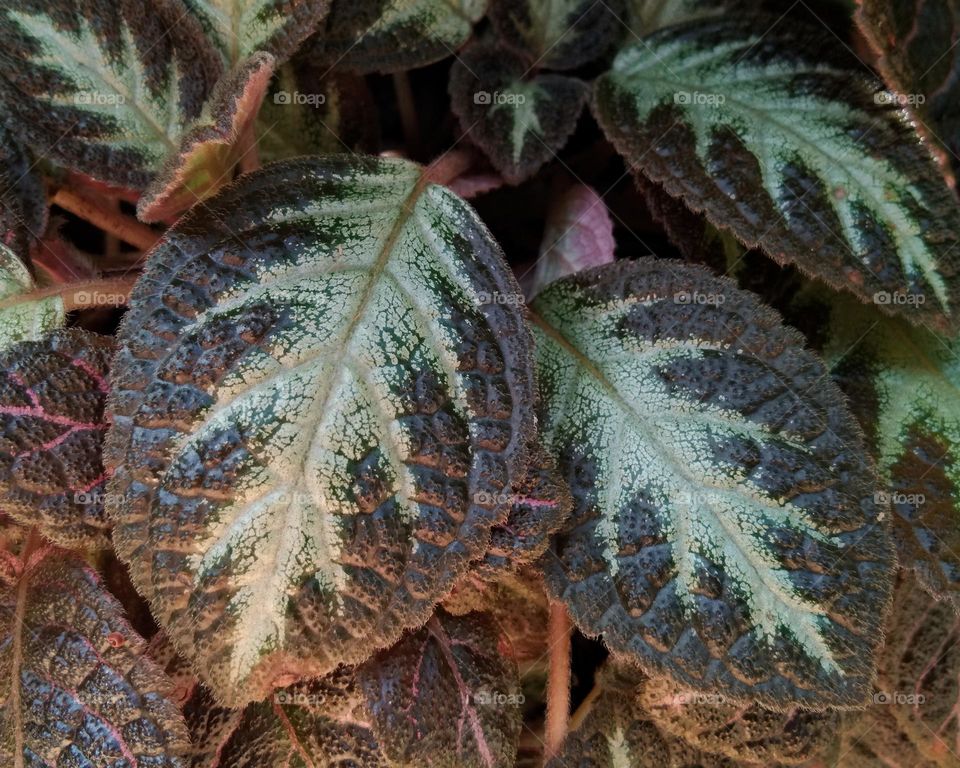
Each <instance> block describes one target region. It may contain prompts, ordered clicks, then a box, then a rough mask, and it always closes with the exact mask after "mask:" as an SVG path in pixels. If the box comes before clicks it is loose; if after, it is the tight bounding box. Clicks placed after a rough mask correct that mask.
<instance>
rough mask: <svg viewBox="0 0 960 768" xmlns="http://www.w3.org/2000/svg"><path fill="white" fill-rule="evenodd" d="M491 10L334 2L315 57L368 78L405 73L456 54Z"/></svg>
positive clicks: (406, 0)
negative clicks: (368, 76) (391, 73)
mask: <svg viewBox="0 0 960 768" xmlns="http://www.w3.org/2000/svg"><path fill="white" fill-rule="evenodd" d="M486 10H487V0H364V2H355V0H333V6H332V8H331V9H330V15H329V16H328V17H327V21H326V24H325V26H324V28H323V29H322V30H321V31H320V32H319V33H318V34H317V35H316V36H315V37H314V38H313V44H312V47H311V48H310V55H311V57H312V58H313V60H314V61H315V62H316V63H318V64H322V65H325V66H327V67H334V66H335V67H337V69H338V70H345V71H351V72H355V73H357V74H361V75H365V74H369V73H371V72H384V73H387V72H401V71H403V70H405V69H415V68H417V67H424V66H426V65H427V64H433V63H434V62H436V61H440V60H441V59H445V58H447V57H448V56H452V55H453V54H454V53H455V52H456V51H457V50H458V49H459V48H460V47H461V46H463V44H464V43H466V42H467V40H469V39H470V35H471V34H472V32H473V25H474V24H476V23H477V22H478V21H479V20H480V19H482V18H483V15H484V14H485V13H486Z"/></svg>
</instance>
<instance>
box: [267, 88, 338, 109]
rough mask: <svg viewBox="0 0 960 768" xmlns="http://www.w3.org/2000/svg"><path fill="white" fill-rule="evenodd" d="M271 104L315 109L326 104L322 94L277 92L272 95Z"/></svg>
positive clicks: (324, 96)
mask: <svg viewBox="0 0 960 768" xmlns="http://www.w3.org/2000/svg"><path fill="white" fill-rule="evenodd" d="M273 103H274V104H282V105H291V104H296V105H298V106H308V107H313V108H314V109H316V108H317V107H320V106H323V105H324V104H326V103H327V97H326V95H325V94H322V93H303V92H301V91H277V92H276V93H275V94H273Z"/></svg>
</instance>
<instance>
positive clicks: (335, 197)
mask: <svg viewBox="0 0 960 768" xmlns="http://www.w3.org/2000/svg"><path fill="white" fill-rule="evenodd" d="M518 290H519V289H518V287H517V285H516V282H515V281H514V279H513V278H512V276H511V275H510V274H509V271H508V270H507V268H506V267H505V265H504V263H503V260H502V256H501V253H500V250H499V248H498V247H497V245H496V244H495V243H494V241H493V240H492V238H491V237H490V234H489V233H488V232H487V230H486V228H485V227H484V226H483V224H482V223H481V222H480V220H479V219H478V218H477V217H476V215H475V214H474V213H473V211H472V210H471V209H470V208H469V207H468V206H467V205H466V204H465V203H463V202H462V201H461V200H460V199H459V198H457V197H456V196H454V195H453V194H452V193H451V192H449V191H448V190H446V189H445V188H443V187H441V186H438V185H434V184H431V183H429V179H428V178H427V177H426V176H423V175H421V169H420V168H419V167H418V166H416V165H414V164H413V163H410V162H407V161H401V160H392V159H376V158H359V157H356V156H355V157H352V158H347V157H336V156H335V157H328V158H324V159H323V160H317V159H312V160H299V161H291V162H287V163H278V164H274V165H272V166H270V167H268V168H267V169H264V170H263V171H262V172H259V173H255V174H248V175H247V176H244V177H243V179H242V180H241V181H240V182H238V183H237V184H234V185H232V186H231V187H228V188H227V189H226V190H224V191H223V192H222V193H221V194H220V195H219V196H217V197H215V198H213V199H211V200H210V201H208V202H207V203H206V204H205V205H204V206H203V207H202V210H197V209H196V208H195V209H194V210H193V211H191V212H190V213H189V214H187V216H186V217H184V219H183V220H182V221H181V222H180V223H179V224H178V225H177V226H175V227H174V228H173V229H172V230H170V231H168V233H167V234H166V236H165V237H164V240H163V241H161V243H160V244H158V246H157V247H156V248H154V249H153V251H152V252H151V256H150V259H149V260H148V262H147V265H146V268H145V272H144V275H143V277H142V278H141V280H140V281H139V282H138V284H137V286H136V288H135V289H134V291H133V294H132V296H131V298H130V311H129V312H128V314H127V315H126V317H125V318H124V321H123V324H122V326H121V328H120V331H119V333H118V338H119V351H118V353H117V357H116V360H115V362H114V368H113V371H112V378H113V385H114V389H113V392H112V393H111V400H110V403H109V404H108V412H109V413H110V414H111V417H112V422H113V427H112V429H111V432H110V433H109V435H108V438H107V442H106V446H105V452H104V456H105V459H106V464H107V466H108V467H109V468H116V474H115V476H114V478H113V480H112V482H111V492H112V493H113V494H115V496H112V497H111V498H112V499H114V500H115V501H116V502H117V503H116V505H115V506H113V507H112V508H108V512H110V513H112V514H113V515H114V517H115V519H116V523H117V526H116V530H115V533H114V542H115V544H116V546H117V550H118V552H119V554H120V556H121V558H122V559H124V560H125V562H127V563H128V564H132V563H136V567H135V568H134V569H133V570H132V576H133V578H134V582H135V584H136V585H137V587H138V588H139V590H140V591H141V592H142V594H144V595H145V596H146V597H147V598H148V599H149V600H150V602H151V606H152V608H153V610H154V613H155V615H156V616H157V618H158V620H159V622H160V624H161V625H162V626H163V627H164V628H165V629H166V630H167V632H168V633H169V635H170V636H171V639H172V640H173V642H174V643H175V644H176V645H177V647H178V649H179V650H180V651H181V652H183V653H184V655H186V656H187V657H188V658H190V659H191V661H192V662H193V663H194V665H195V667H196V668H197V669H198V671H199V672H200V673H201V677H202V678H203V679H204V681H205V682H206V683H208V684H209V685H210V686H211V687H212V688H213V689H214V691H215V693H216V695H217V696H218V698H219V699H221V701H222V702H223V703H224V704H227V705H229V706H239V705H242V704H244V703H245V702H247V701H250V700H252V699H256V698H262V697H263V696H264V695H265V694H266V693H267V692H269V690H270V689H271V687H273V684H274V682H275V681H276V680H277V679H285V680H286V681H287V683H289V682H292V681H293V680H296V679H298V678H301V677H306V676H319V675H322V674H325V673H326V672H329V671H331V670H332V669H334V668H335V667H336V666H337V665H338V664H339V663H341V662H343V663H346V664H356V663H360V662H362V661H363V660H365V659H366V658H368V657H369V656H370V655H372V654H373V653H374V652H375V651H377V650H379V649H380V648H384V647H387V646H389V645H391V644H392V643H393V642H395V641H396V640H397V639H399V637H400V635H401V634H402V632H403V630H404V629H406V628H409V627H415V626H419V625H421V624H422V623H423V622H425V621H426V620H427V619H428V618H429V616H430V614H431V612H432V608H433V605H434V604H435V603H436V602H437V601H438V600H439V599H441V598H442V597H443V596H445V594H446V593H448V592H449V590H450V589H451V588H452V586H453V585H454V584H455V582H456V581H457V579H458V578H459V576H460V575H461V574H462V573H463V571H464V570H465V569H466V567H467V564H468V563H469V562H470V561H471V560H472V559H474V558H476V557H478V556H480V555H481V554H482V553H483V552H485V551H486V548H487V546H488V544H489V540H490V534H489V531H490V528H491V527H492V526H493V525H494V524H496V523H499V522H502V521H503V520H504V519H505V518H506V515H507V504H506V502H505V501H504V500H502V499H501V498H500V497H501V495H502V494H504V489H506V488H510V487H512V484H513V483H515V482H516V480H517V479H518V478H519V472H520V470H521V469H522V467H523V464H524V461H525V454H526V443H527V441H528V440H529V439H530V437H529V436H530V434H531V433H532V431H533V425H532V419H533V417H532V413H531V411H532V399H533V395H532V391H531V389H532V385H531V382H532V378H533V375H532V362H531V360H530V355H531V352H530V344H531V340H530V337H529V333H528V331H527V330H526V329H525V327H524V325H523V319H522V313H521V307H520V304H521V303H522V302H520V300H519V298H518V296H519V294H518ZM491 499H493V501H491Z"/></svg>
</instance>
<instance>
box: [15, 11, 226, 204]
mask: <svg viewBox="0 0 960 768" xmlns="http://www.w3.org/2000/svg"><path fill="white" fill-rule="evenodd" d="M0 18H2V19H3V25H4V28H5V30H6V31H5V39H4V45H3V47H2V49H0V96H2V97H3V100H4V104H5V106H6V108H7V109H9V110H10V111H11V113H12V116H13V120H12V127H14V128H15V129H16V130H17V132H18V133H19V134H20V135H21V137H22V138H23V140H24V141H25V143H26V144H27V145H29V146H31V147H33V148H34V149H36V150H37V151H38V152H41V153H43V154H45V155H47V156H49V157H50V158H51V159H53V160H54V161H55V162H57V163H60V164H61V165H64V166H66V167H67V168H70V169H73V170H77V171H80V172H82V173H85V174H88V175H90V176H93V177H94V178H96V179H98V180H100V181H105V182H109V183H112V184H116V185H118V186H122V187H130V188H135V189H142V188H143V187H145V186H146V185H147V183H148V182H149V181H150V178H151V176H152V175H153V173H154V172H155V171H156V170H157V168H159V167H160V164H161V162H162V161H163V159H164V158H165V157H166V155H167V154H168V153H169V152H172V151H174V150H175V149H176V146H177V140H178V138H179V135H180V132H181V131H182V130H183V128H184V127H185V126H186V125H187V124H188V123H189V121H190V120H192V119H193V118H196V117H197V116H198V115H199V114H200V109H201V106H202V105H203V101H204V99H205V98H206V96H207V94H208V93H209V92H210V90H211V88H212V87H213V84H214V82H215V81H216V79H217V77H218V76H219V74H220V67H219V62H218V61H217V60H216V58H215V55H214V52H213V51H212V50H211V49H210V46H209V44H208V42H207V40H206V38H205V37H204V35H203V32H202V30H201V29H200V26H199V24H198V23H197V22H196V21H194V20H193V19H192V18H191V17H190V15H189V14H188V13H187V12H186V10H185V9H184V8H183V6H182V5H181V4H180V2H179V0H156V1H155V2H152V3H151V5H150V9H149V12H147V11H146V9H145V8H144V6H143V4H142V3H140V2H136V0H120V1H119V2H109V1H108V0H66V1H65V2H60V1H59V0H56V1H55V0H3V2H0Z"/></svg>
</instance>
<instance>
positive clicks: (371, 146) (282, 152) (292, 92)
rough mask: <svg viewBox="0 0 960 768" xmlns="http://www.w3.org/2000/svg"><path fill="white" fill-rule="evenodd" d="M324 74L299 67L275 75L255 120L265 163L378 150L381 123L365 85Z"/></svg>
mask: <svg viewBox="0 0 960 768" xmlns="http://www.w3.org/2000/svg"><path fill="white" fill-rule="evenodd" d="M326 70H327V68H326V67H316V66H312V65H310V64H309V63H307V62H302V61H297V62H296V64H295V65H294V64H293V63H291V62H288V63H287V64H285V65H284V66H283V67H281V68H280V69H279V70H278V71H277V73H276V75H275V77H274V81H273V84H272V85H271V87H270V92H269V93H268V94H267V98H266V99H265V100H264V102H263V106H262V107H261V108H260V112H259V114H258V115H257V122H256V136H257V151H258V153H259V155H260V160H261V161H263V162H264V163H267V162H272V161H275V160H288V159H290V158H292V157H300V156H302V155H326V154H330V153H338V152H344V151H351V152H372V151H374V150H376V149H377V148H378V147H379V144H380V121H379V117H378V114H377V108H376V104H375V103H374V100H373V96H372V94H371V93H370V89H369V88H368V87H367V84H366V81H365V79H364V78H363V77H359V76H357V75H350V74H345V73H340V72H327V71H326Z"/></svg>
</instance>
